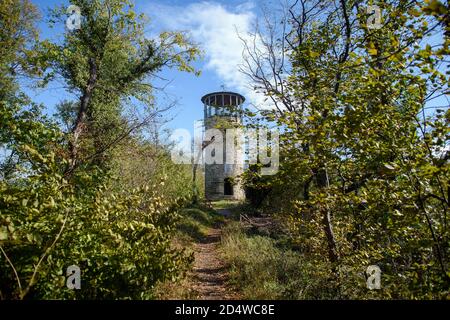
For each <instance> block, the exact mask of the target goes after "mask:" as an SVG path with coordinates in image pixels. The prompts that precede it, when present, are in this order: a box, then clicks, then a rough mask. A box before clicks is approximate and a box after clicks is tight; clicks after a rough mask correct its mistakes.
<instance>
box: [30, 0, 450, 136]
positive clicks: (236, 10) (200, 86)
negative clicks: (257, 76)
mask: <svg viewBox="0 0 450 320" xmlns="http://www.w3.org/2000/svg"><path fill="white" fill-rule="evenodd" d="M32 1H33V2H34V3H35V4H36V5H37V6H38V8H39V9H40V11H41V13H42V16H43V17H45V16H46V12H47V10H48V9H49V8H53V7H55V6H60V5H68V0H41V1H38V0H32ZM261 2H262V1H259V0H210V1H202V0H187V1H186V0H154V1H153V0H136V1H135V3H136V11H137V12H139V13H145V14H146V15H147V16H149V17H150V18H151V23H150V26H149V28H148V33H149V36H150V37H151V36H156V35H157V34H159V33H160V32H161V31H166V30H182V31H189V32H190V34H191V37H192V39H193V40H194V41H195V42H196V43H198V44H199V46H200V48H201V49H202V50H203V52H204V57H203V59H202V60H201V61H198V62H197V63H195V67H196V68H197V69H199V70H201V71H202V74H201V76H199V77H196V76H194V75H193V74H188V73H183V72H179V71H178V70H164V71H162V72H161V73H160V74H159V76H160V77H162V78H164V79H167V81H164V82H161V81H159V80H157V81H155V84H156V85H157V86H162V85H164V86H165V90H164V93H157V97H158V103H159V104H165V103H169V102H173V101H175V100H176V101H177V104H176V107H175V108H174V109H173V110H172V111H171V112H170V113H169V114H167V115H166V116H167V118H170V119H172V120H171V121H170V122H169V123H168V124H167V125H166V126H165V127H166V128H170V129H177V128H183V129H188V130H189V131H193V126H194V122H195V121H196V120H201V119H202V117H203V106H202V104H201V102H200V98H201V97H202V96H203V95H204V94H206V93H209V92H213V91H219V90H222V85H224V86H225V88H226V90H230V91H236V92H238V93H240V94H242V95H244V96H245V97H246V98H247V102H248V103H254V104H260V103H261V102H262V100H263V97H261V96H260V95H258V94H257V93H255V92H254V91H253V90H252V89H251V85H249V84H248V79H247V78H246V77H245V76H244V75H243V74H242V73H240V72H239V65H240V64H241V63H242V51H243V44H242V41H241V40H240V39H239V37H238V33H239V35H240V36H241V37H244V38H246V37H248V33H249V32H251V31H252V30H253V29H254V24H255V22H256V20H257V19H258V13H259V12H261ZM264 2H265V3H270V1H269V0H265V1H264ZM39 28H40V30H41V38H50V39H52V40H58V39H62V38H63V36H64V26H63V25H61V26H57V27H56V28H54V29H49V28H48V26H47V24H46V22H45V21H44V20H42V21H41V22H40V23H39ZM246 39H249V38H246ZM27 92H28V93H29V94H30V96H31V97H32V98H33V100H34V101H36V102H41V103H43V104H44V105H45V106H46V108H47V111H48V113H49V114H52V113H53V111H54V106H55V105H56V104H57V103H58V102H60V101H61V100H64V99H68V100H69V99H74V98H75V97H71V96H68V93H67V92H66V91H65V90H64V89H63V88H62V85H61V84H58V83H52V84H50V85H49V86H48V87H47V88H45V89H39V90H33V91H30V90H27ZM167 100H168V101H169V102H167ZM248 103H247V106H248V105H249V104H248ZM448 104H449V101H448V97H440V98H438V99H435V100H433V101H432V102H430V103H429V104H428V105H440V106H444V105H448Z"/></svg>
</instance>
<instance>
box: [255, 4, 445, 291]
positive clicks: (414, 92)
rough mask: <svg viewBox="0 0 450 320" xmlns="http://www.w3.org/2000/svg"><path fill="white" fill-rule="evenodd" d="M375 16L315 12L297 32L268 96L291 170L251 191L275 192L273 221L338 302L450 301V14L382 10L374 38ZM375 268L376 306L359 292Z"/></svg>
mask: <svg viewBox="0 0 450 320" xmlns="http://www.w3.org/2000/svg"><path fill="white" fill-rule="evenodd" d="M368 4H370V1H367V2H366V1H363V2H360V1H359V2H356V1H340V2H339V3H334V4H333V3H332V2H326V6H324V7H320V6H315V7H314V2H311V3H309V5H310V6H309V7H308V6H307V8H306V9H308V8H310V9H311V11H310V12H309V15H310V18H308V17H307V18H308V19H307V21H304V20H303V19H305V17H304V16H302V15H301V14H299V15H298V19H292V20H291V21H289V25H290V30H289V32H288V33H287V41H288V43H284V45H286V46H288V49H287V50H286V55H287V57H286V58H287V59H289V61H290V66H291V68H290V69H288V70H286V74H283V75H280V77H279V79H282V80H280V83H277V87H278V88H279V87H282V88H283V89H284V91H276V90H268V89H267V88H268V85H267V83H265V84H264V83H263V84H262V85H261V84H260V85H261V86H263V87H264V88H266V89H265V94H266V95H267V96H269V97H271V98H272V99H274V101H276V102H277V103H278V105H279V106H280V105H282V106H283V108H278V109H275V110H273V111H270V110H269V111H267V112H265V113H264V114H263V116H264V117H265V118H266V120H267V121H269V122H272V123H275V124H276V125H278V126H279V127H281V128H282V129H283V130H282V135H281V137H280V139H281V146H280V153H281V154H280V159H283V161H282V162H281V167H280V171H279V172H278V173H277V175H275V176H273V177H270V178H269V179H265V181H261V182H258V183H256V185H255V184H254V183H253V187H260V189H261V190H263V189H264V188H267V186H270V188H271V193H270V195H269V196H268V198H267V200H266V202H265V204H266V205H267V207H266V210H268V211H272V212H273V211H275V212H277V213H279V214H281V215H283V216H284V217H285V219H286V221H287V222H288V225H289V231H290V233H291V234H293V235H294V236H293V241H294V245H295V246H296V247H298V248H299V249H300V250H301V252H302V254H304V255H305V257H307V258H308V259H310V260H309V261H321V262H320V266H321V267H324V270H326V269H328V271H327V273H329V274H332V275H333V276H332V277H333V279H332V282H331V283H332V284H333V286H335V289H336V292H337V295H338V296H341V297H347V298H365V297H367V298H370V297H378V298H413V299H416V298H422V299H433V298H448V295H449V287H450V286H449V284H450V276H449V263H448V261H449V255H450V252H449V248H450V245H449V244H450V233H449V231H450V229H449V228H448V223H447V215H448V205H449V199H448V197H449V193H448V192H449V191H448V190H449V177H450V170H449V165H448V158H449V152H448V146H449V120H450V119H449V114H450V111H449V110H448V107H439V106H438V107H434V106H433V104H432V103H433V99H434V98H433V97H435V96H439V95H442V94H445V92H447V93H448V76H447V75H446V73H445V72H446V71H445V67H442V66H443V65H446V66H448V61H445V57H446V56H448V54H449V47H448V45H449V38H448V33H446V31H447V32H448V26H447V25H445V21H446V20H445V19H444V18H443V15H442V14H443V12H442V11H443V10H444V9H445V10H448V8H445V6H443V5H442V3H440V2H439V1H426V2H425V3H422V2H419V3H410V2H402V1H400V2H397V1H381V2H379V3H378V5H380V7H381V8H382V10H383V21H384V23H383V26H382V28H380V29H369V28H367V27H366V25H365V21H366V19H367V16H366V15H365V14H364V13H363V10H360V11H356V10H354V7H353V5H355V6H356V5H357V6H358V7H360V8H361V9H362V8H365V6H366V5H368ZM330 7H331V8H334V10H330ZM306 9H305V10H306ZM328 10H330V11H328ZM293 12H294V16H295V15H296V13H295V11H293ZM430 16H433V18H432V19H430ZM280 39H283V40H280V41H284V39H285V38H284V37H280ZM427 41H428V42H433V45H431V44H426V43H427ZM268 43H270V42H268ZM419 43H424V44H423V45H419ZM278 45H280V46H281V44H278ZM259 54H261V53H259ZM268 54H269V55H270V51H269V53H268ZM264 57H266V56H264ZM261 59H263V58H261ZM406 66H408V67H409V68H406ZM447 73H448V71H447ZM260 78H261V75H260ZM273 79H276V78H275V77H272V78H270V77H267V80H268V81H274V80H273ZM264 85H265V86H264ZM274 87H275V86H274V85H273V86H272V87H270V88H274ZM433 110H434V112H433ZM248 175H249V176H250V179H249V180H250V182H251V183H252V182H253V181H255V180H254V179H255V178H254V177H255V175H254V174H253V175H252V174H251V173H248ZM252 176H253V178H252ZM256 178H257V175H256ZM267 180H269V181H267ZM256 181H257V180H256ZM325 257H327V259H324V258H325ZM373 264H376V265H378V266H379V267H380V268H381V270H382V272H383V278H382V279H383V280H382V281H383V289H382V290H380V291H378V292H377V293H375V294H374V293H373V292H372V293H371V292H369V290H366V289H365V288H364V286H365V284H364V282H358V281H357V280H354V279H358V277H357V275H358V274H363V273H364V272H365V270H366V268H367V266H368V265H373Z"/></svg>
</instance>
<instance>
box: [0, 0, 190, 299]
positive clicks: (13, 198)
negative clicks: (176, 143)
mask: <svg viewBox="0 0 450 320" xmlns="http://www.w3.org/2000/svg"><path fill="white" fill-rule="evenodd" d="M72 3H74V4H76V5H79V6H80V7H81V8H82V14H83V17H84V18H83V19H84V20H83V26H82V28H81V29H80V30H79V31H76V32H73V33H70V32H67V33H66V34H65V38H64V41H63V42H62V44H56V43H51V42H49V41H44V42H42V43H39V44H38V48H36V49H38V50H35V51H27V48H28V47H29V46H31V45H33V46H34V45H35V43H34V41H35V39H34V38H33V37H32V36H31V35H34V29H33V25H34V22H35V20H34V19H35V17H36V16H35V12H36V11H35V9H34V7H33V6H32V5H31V4H29V3H28V2H27V1H21V0H17V1H15V0H12V1H6V2H5V1H4V2H2V3H1V4H0V13H1V15H2V19H1V20H0V24H1V26H2V30H1V32H0V41H1V44H2V46H1V47H2V49H0V50H2V55H1V58H0V82H1V83H0V88H1V89H0V91H1V92H0V93H1V94H0V123H1V126H0V151H1V152H2V154H3V155H2V156H1V158H0V299H149V298H154V295H155V293H154V287H155V285H156V284H157V283H158V282H161V281H165V280H167V279H170V280H175V279H177V278H178V277H182V276H183V274H184V273H185V271H186V270H187V269H188V268H189V266H190V263H191V262H192V257H191V255H190V254H189V253H187V252H185V250H184V249H183V248H177V247H175V246H174V245H173V236H174V234H175V232H176V226H177V223H178V221H179V220H180V215H179V209H180V207H182V206H184V205H185V204H186V203H187V202H189V201H190V200H191V197H192V193H191V188H190V186H191V176H190V170H189V168H187V167H183V166H178V165H175V164H173V163H172V162H171V161H170V156H169V151H168V147H166V146H161V145H159V144H157V143H153V142H150V141H149V140H148V139H144V138H142V135H141V136H140V135H139V134H138V133H139V132H137V131H138V130H137V129H138V127H139V126H138V125H136V121H137V120H135V121H130V119H129V118H128V117H127V116H126V115H124V114H123V113H124V110H125V109H126V108H125V106H126V105H125V104H124V101H126V100H129V101H131V99H135V100H134V101H136V100H137V101H140V102H141V103H143V104H144V105H145V106H146V112H147V111H149V110H150V109H152V110H155V109H156V107H155V106H154V100H153V97H152V92H151V91H149V90H148V89H149V88H150V84H149V82H148V81H149V79H148V76H149V75H150V73H153V72H157V71H158V70H160V69H161V68H162V67H164V66H167V67H179V69H180V70H186V71H192V69H191V68H190V66H189V62H191V61H192V59H194V57H195V56H196V55H197V53H198V51H197V49H196V48H195V47H193V46H191V45H190V44H188V42H187V41H185V38H184V37H183V36H182V35H181V34H176V33H165V34H164V36H162V38H161V42H155V41H153V40H148V39H145V37H144V35H143V30H144V29H143V28H144V23H143V21H141V20H139V22H138V21H137V20H138V19H140V18H137V17H136V16H135V14H134V13H133V11H132V9H131V8H132V6H131V5H130V4H129V3H128V2H127V1H119V0H118V1H107V2H104V1H94V2H92V1H72ZM64 18H66V16H65V10H63V9H59V10H58V9H57V10H55V11H54V14H53V16H52V19H54V21H53V22H56V19H60V20H61V21H60V22H61V23H63V22H64V21H65V20H64ZM62 20H64V21H62ZM179 49H180V50H182V49H186V50H185V51H183V50H182V51H179ZM30 52H31V53H33V54H30ZM13 66H14V67H17V66H20V68H21V69H22V70H24V71H26V72H28V73H40V75H42V74H43V73H42V72H43V70H44V69H45V72H46V77H45V78H44V81H43V82H42V83H41V85H45V84H46V83H47V82H48V81H50V80H52V79H53V77H55V76H59V77H62V79H64V80H65V81H66V84H67V85H68V87H69V88H70V90H71V91H72V92H73V93H75V94H77V95H79V100H78V101H64V102H62V103H61V104H60V106H59V117H60V120H61V124H63V125H64V126H65V127H66V128H65V129H66V130H65V132H63V131H62V130H61V128H60V127H58V125H57V124H56V123H54V122H53V121H50V120H49V119H47V118H46V117H44V116H42V113H41V108H42V106H37V105H35V104H33V102H32V101H30V99H29V98H27V97H26V96H25V95H24V94H23V93H21V92H20V90H19V89H20V88H19V86H18V85H17V82H16V79H15V75H16V74H15V72H13V68H12V67H13ZM33 68H34V69H33ZM155 114H156V113H152V114H151V115H152V116H153V117H154V116H155ZM146 124H147V123H146ZM70 265H77V266H79V267H80V268H81V290H79V291H78V290H70V289H68V288H67V287H66V269H67V267H68V266H70Z"/></svg>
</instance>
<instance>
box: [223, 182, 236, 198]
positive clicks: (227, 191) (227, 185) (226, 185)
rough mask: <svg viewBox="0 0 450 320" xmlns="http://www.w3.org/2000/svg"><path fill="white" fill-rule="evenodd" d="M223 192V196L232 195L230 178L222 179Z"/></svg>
mask: <svg viewBox="0 0 450 320" xmlns="http://www.w3.org/2000/svg"><path fill="white" fill-rule="evenodd" d="M223 194H224V195H225V196H233V195H234V191H233V181H232V180H231V178H225V180H224V187H223Z"/></svg>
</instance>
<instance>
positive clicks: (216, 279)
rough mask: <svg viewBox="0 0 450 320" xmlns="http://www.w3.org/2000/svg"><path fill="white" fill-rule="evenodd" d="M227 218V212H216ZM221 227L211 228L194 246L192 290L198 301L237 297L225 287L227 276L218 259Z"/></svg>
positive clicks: (230, 289)
mask: <svg viewBox="0 0 450 320" xmlns="http://www.w3.org/2000/svg"><path fill="white" fill-rule="evenodd" d="M218 213H219V214H221V215H223V216H225V217H227V216H228V215H229V213H230V212H229V211H228V210H226V209H224V210H218ZM220 237H221V227H220V226H219V225H218V226H215V227H213V228H211V229H210V230H209V232H208V234H207V236H206V237H205V238H204V239H203V240H202V241H201V242H199V243H197V244H196V245H195V262H194V269H193V275H192V280H193V286H192V289H193V290H194V291H195V292H196V293H197V295H198V299H200V300H233V299H238V295H237V294H236V292H234V291H233V289H232V288H230V287H229V286H228V285H227V283H226V282H227V279H228V274H227V270H226V266H225V264H224V262H223V261H222V260H221V259H220V252H219V245H220Z"/></svg>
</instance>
